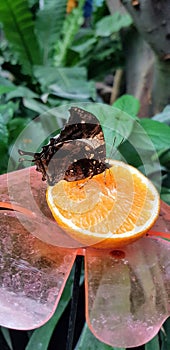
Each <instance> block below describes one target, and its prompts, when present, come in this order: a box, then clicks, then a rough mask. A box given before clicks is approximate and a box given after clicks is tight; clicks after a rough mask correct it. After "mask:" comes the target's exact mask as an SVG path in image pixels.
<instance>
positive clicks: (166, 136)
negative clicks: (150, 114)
mask: <svg viewBox="0 0 170 350" xmlns="http://www.w3.org/2000/svg"><path fill="white" fill-rule="evenodd" d="M140 124H141V126H142V127H143V128H144V130H145V131H146V133H147V134H148V136H149V137H150V139H151V141H152V142H153V144H154V146H155V148H156V150H157V151H160V150H162V149H166V148H168V147H169V145H170V142H169V140H170V127H169V126H168V125H166V124H164V123H160V122H158V121H156V120H152V119H147V118H145V119H141V120H140ZM141 146H142V145H141ZM143 147H145V145H144V144H143Z"/></svg>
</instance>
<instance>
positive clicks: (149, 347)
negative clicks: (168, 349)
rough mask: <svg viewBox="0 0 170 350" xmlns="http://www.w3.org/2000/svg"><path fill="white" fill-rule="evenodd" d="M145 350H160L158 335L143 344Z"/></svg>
mask: <svg viewBox="0 0 170 350" xmlns="http://www.w3.org/2000/svg"><path fill="white" fill-rule="evenodd" d="M145 350H160V347H159V339H158V335H156V336H155V337H154V338H153V339H152V340H150V341H149V342H148V343H147V344H145Z"/></svg>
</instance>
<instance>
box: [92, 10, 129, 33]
mask: <svg viewBox="0 0 170 350" xmlns="http://www.w3.org/2000/svg"><path fill="white" fill-rule="evenodd" d="M131 24H132V18H131V17H130V15H128V14H127V15H121V14H120V13H119V12H115V13H114V14H113V15H109V16H105V17H104V18H102V19H101V20H100V21H98V22H97V24H96V35H97V36H102V37H106V36H110V35H111V34H113V33H117V32H119V30H120V29H122V28H124V27H128V26H129V25H131Z"/></svg>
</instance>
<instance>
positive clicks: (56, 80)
mask: <svg viewBox="0 0 170 350" xmlns="http://www.w3.org/2000/svg"><path fill="white" fill-rule="evenodd" d="M34 74H35V76H36V78H37V80H38V81H39V83H40V84H41V86H42V88H43V89H44V90H45V91H47V89H48V91H49V92H50V93H52V94H54V95H56V96H59V97H62V98H66V99H69V100H70V99H72V100H86V101H87V100H89V99H90V98H92V99H93V100H95V98H96V96H95V85H94V83H93V82H88V81H87V71H86V69H85V68H84V67H72V68H68V67H63V68H60V67H59V68H54V67H43V66H42V67H35V70H34Z"/></svg>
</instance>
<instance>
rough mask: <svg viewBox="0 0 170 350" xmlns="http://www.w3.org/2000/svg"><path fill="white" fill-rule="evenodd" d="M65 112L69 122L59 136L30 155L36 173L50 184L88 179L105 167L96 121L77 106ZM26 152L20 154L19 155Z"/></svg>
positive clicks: (104, 156) (104, 153)
mask: <svg viewBox="0 0 170 350" xmlns="http://www.w3.org/2000/svg"><path fill="white" fill-rule="evenodd" d="M69 112H70V117H69V120H68V122H67V123H66V125H65V127H64V128H63V129H62V130H61V133H60V134H59V135H57V137H54V138H51V139H50V143H49V144H48V145H46V146H44V147H43V149H42V151H41V152H39V153H35V154H34V160H33V161H34V163H35V165H36V169H37V171H39V172H41V173H42V174H43V176H42V180H47V181H48V183H49V184H50V185H54V184H55V183H57V182H58V181H60V180H61V179H65V180H67V181H75V180H79V179H83V178H86V177H89V176H90V177H92V176H94V175H96V174H99V173H101V172H103V171H104V170H105V169H106V167H107V166H106V164H105V159H106V148H105V141H104V135H103V131H102V128H101V125H100V123H99V121H98V119H97V118H96V117H95V116H94V115H93V114H92V113H90V112H87V111H85V110H83V109H81V108H78V107H71V108H70V110H69ZM28 153H29V152H28ZM28 153H27V152H24V153H22V151H20V154H28Z"/></svg>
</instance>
